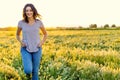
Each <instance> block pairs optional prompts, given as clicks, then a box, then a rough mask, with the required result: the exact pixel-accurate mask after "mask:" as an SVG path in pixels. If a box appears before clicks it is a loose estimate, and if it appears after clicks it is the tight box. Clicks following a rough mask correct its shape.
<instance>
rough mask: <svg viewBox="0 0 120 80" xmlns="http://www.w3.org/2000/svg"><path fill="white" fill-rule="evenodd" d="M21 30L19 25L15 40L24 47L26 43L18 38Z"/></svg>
mask: <svg viewBox="0 0 120 80" xmlns="http://www.w3.org/2000/svg"><path fill="white" fill-rule="evenodd" d="M21 30H22V29H21V28H20V27H18V28H17V32H16V38H17V40H18V41H19V42H20V44H21V46H22V47H24V46H26V44H25V43H24V42H22V40H21V38H20V33H21Z"/></svg>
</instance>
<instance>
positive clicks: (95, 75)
mask: <svg viewBox="0 0 120 80" xmlns="http://www.w3.org/2000/svg"><path fill="white" fill-rule="evenodd" d="M15 34H16V31H14V30H11V31H8V30H7V31H4V30H3V31H0V80H26V77H25V74H24V73H23V66H22V61H21V55H20V44H19V42H18V41H17V40H16V35H15ZM40 35H41V38H42V34H41V33H40ZM42 52H43V54H42V60H41V63H40V70H39V77H40V80H120V30H117V29H116V30H105V29H104V30H59V29H55V30H48V38H47V40H46V43H45V44H44V45H43V49H42Z"/></svg>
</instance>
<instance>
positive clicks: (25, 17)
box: [23, 4, 41, 23]
mask: <svg viewBox="0 0 120 80" xmlns="http://www.w3.org/2000/svg"><path fill="white" fill-rule="evenodd" d="M28 6H29V7H31V9H32V11H33V18H34V19H36V18H37V17H38V18H40V19H41V15H40V14H39V13H38V12H37V9H36V8H35V7H34V5H33V4H26V5H25V6H24V8H23V20H24V21H25V22H27V23H28V18H27V15H26V7H28Z"/></svg>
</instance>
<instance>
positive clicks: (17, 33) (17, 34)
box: [16, 27, 22, 43]
mask: <svg viewBox="0 0 120 80" xmlns="http://www.w3.org/2000/svg"><path fill="white" fill-rule="evenodd" d="M21 30H22V29H21V28H20V27H18V28H17V32H16V38H17V40H18V41H19V42H20V43H22V41H21V38H20V33H21Z"/></svg>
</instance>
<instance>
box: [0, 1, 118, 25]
mask: <svg viewBox="0 0 120 80" xmlns="http://www.w3.org/2000/svg"><path fill="white" fill-rule="evenodd" d="M119 2H120V1H119V0H111V1H109V0H90V1H88V0H71V1H70V0H51V1H48V0H36V1H34V0H25V1H24V0H21V1H18V0H13V1H8V0H4V1H1V2H0V9H1V15H0V23H1V24H0V27H9V26H11V27H12V26H13V27H14V26H15V27H16V26H17V24H18V21H19V20H21V19H22V10H23V7H24V5H25V4H26V3H32V4H33V5H34V6H35V7H36V9H37V10H38V12H39V13H40V14H41V15H42V18H43V19H42V22H43V24H44V25H45V27H60V26H63V27H67V26H68V27H75V26H76V27H79V26H82V27H89V25H90V24H97V26H98V27H99V26H104V25H105V24H109V26H111V25H112V24H115V25H116V26H120V22H119V19H120V15H119V14H120V10H119V7H120V5H119ZM6 5H7V7H6Z"/></svg>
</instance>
